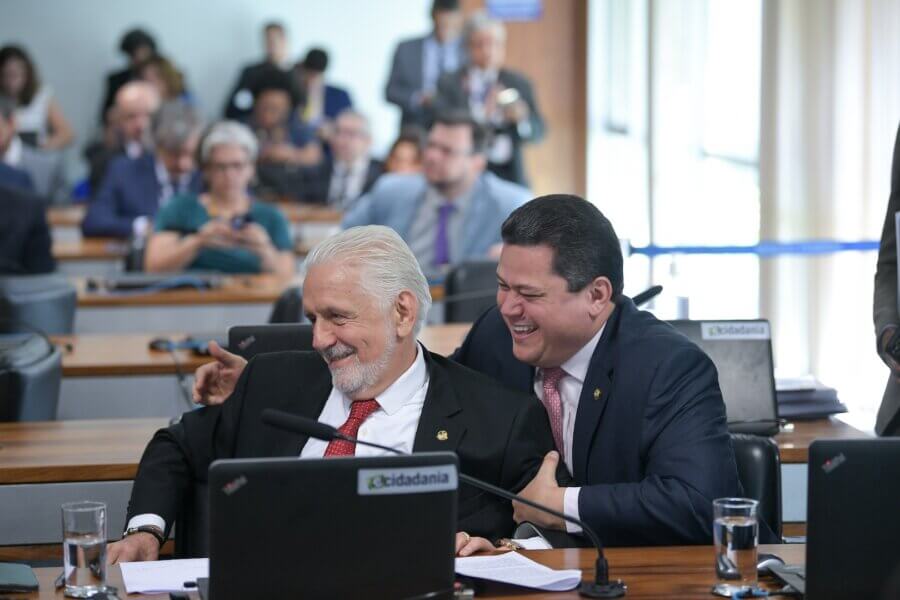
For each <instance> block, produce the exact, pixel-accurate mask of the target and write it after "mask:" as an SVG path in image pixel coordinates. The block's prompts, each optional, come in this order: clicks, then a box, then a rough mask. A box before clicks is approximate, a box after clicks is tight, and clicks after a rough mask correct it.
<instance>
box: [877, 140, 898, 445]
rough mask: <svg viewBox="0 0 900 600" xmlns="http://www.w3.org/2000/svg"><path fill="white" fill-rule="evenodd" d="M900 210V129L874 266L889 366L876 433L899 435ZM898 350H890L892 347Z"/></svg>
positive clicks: (883, 353) (881, 351)
mask: <svg viewBox="0 0 900 600" xmlns="http://www.w3.org/2000/svg"><path fill="white" fill-rule="evenodd" d="M897 211H900V129H898V130H897V139H896V141H895V143H894V160H893V164H892V167H891V195H890V197H889V198H888V207H887V214H886V215H885V217H884V228H883V229H882V233H881V247H880V248H879V250H878V266H877V268H876V270H875V300H874V317H875V335H876V342H877V344H876V347H877V350H878V355H879V356H880V357H881V359H882V360H883V361H884V363H885V364H886V365H887V366H888V367H889V368H890V369H891V374H890V377H889V378H888V382H887V387H886V388H885V390H884V398H882V400H881V408H879V409H878V417H877V419H876V420H875V432H876V433H877V434H878V435H900V341H898V340H900V334H898V331H900V315H898V312H897V232H896V225H895V223H896V222H895V220H894V217H895V215H896V214H897ZM894 347H897V348H898V350H896V351H894V352H891V350H892V348H894Z"/></svg>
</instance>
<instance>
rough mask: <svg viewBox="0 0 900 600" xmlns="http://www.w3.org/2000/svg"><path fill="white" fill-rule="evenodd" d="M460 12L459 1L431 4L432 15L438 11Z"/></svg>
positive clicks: (443, 1)
mask: <svg viewBox="0 0 900 600" xmlns="http://www.w3.org/2000/svg"><path fill="white" fill-rule="evenodd" d="M458 10H459V0H433V1H432V3H431V14H434V13H436V12H438V11H442V12H456V11H458Z"/></svg>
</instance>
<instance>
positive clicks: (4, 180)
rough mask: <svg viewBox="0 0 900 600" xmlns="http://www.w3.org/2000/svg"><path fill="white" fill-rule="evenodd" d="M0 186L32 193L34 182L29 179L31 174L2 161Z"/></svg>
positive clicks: (0, 165) (0, 164)
mask: <svg viewBox="0 0 900 600" xmlns="http://www.w3.org/2000/svg"><path fill="white" fill-rule="evenodd" d="M0 186H3V187H6V188H14V189H17V190H21V191H23V192H30V193H34V183H33V182H32V181H31V175H29V174H28V173H27V172H26V171H23V170H22V169H17V168H16V167H11V166H9V165H8V164H6V163H4V162H0Z"/></svg>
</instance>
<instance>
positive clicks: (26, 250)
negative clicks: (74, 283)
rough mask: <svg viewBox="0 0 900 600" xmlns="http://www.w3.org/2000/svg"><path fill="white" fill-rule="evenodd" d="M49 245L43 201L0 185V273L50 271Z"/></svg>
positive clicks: (50, 256)
mask: <svg viewBox="0 0 900 600" xmlns="http://www.w3.org/2000/svg"><path fill="white" fill-rule="evenodd" d="M50 247H51V240H50V229H49V228H48V227H47V218H46V216H45V215H44V202H42V201H41V199H40V198H38V197H36V196H34V195H32V194H30V193H28V192H26V191H23V190H20V189H16V188H10V187H5V186H3V185H0V273H3V274H9V275H27V274H37V273H50V272H51V271H53V270H54V269H56V262H55V261H54V260H53V255H52V254H51V251H50Z"/></svg>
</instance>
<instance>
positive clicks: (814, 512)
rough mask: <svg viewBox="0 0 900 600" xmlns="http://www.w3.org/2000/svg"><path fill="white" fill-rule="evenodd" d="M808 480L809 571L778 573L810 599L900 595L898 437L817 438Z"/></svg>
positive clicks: (781, 569)
mask: <svg viewBox="0 0 900 600" xmlns="http://www.w3.org/2000/svg"><path fill="white" fill-rule="evenodd" d="M808 483H809V495H808V497H807V503H808V504H807V525H806V567H805V569H804V568H803V567H797V566H791V565H785V566H775V567H772V568H771V570H772V572H773V573H775V574H776V575H777V576H778V577H779V578H780V579H782V580H783V581H784V582H785V583H788V584H790V585H791V586H792V587H794V588H796V589H797V591H799V592H801V593H804V594H805V596H806V598H807V599H808V600H820V599H828V600H851V599H853V600H857V599H861V598H866V599H869V600H887V599H891V600H895V599H896V598H900V438H880V439H879V438H870V439H859V440H816V441H815V442H813V443H812V444H811V445H810V446H809V480H808ZM891 587H893V589H889V588H891Z"/></svg>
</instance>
